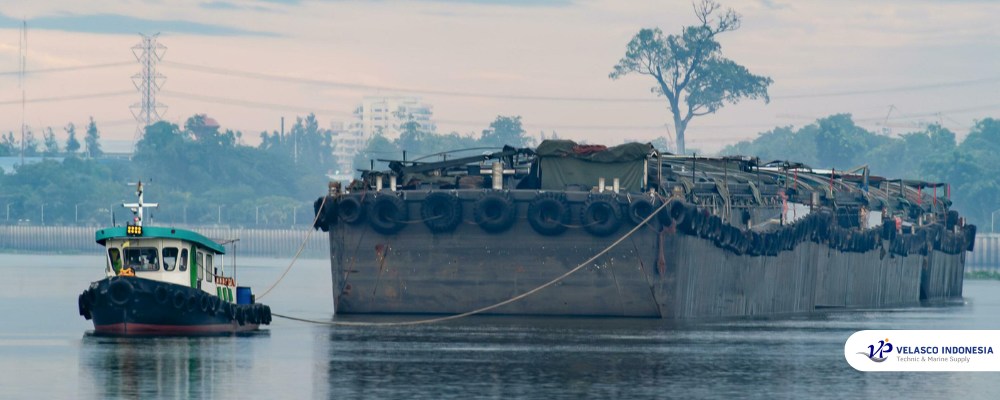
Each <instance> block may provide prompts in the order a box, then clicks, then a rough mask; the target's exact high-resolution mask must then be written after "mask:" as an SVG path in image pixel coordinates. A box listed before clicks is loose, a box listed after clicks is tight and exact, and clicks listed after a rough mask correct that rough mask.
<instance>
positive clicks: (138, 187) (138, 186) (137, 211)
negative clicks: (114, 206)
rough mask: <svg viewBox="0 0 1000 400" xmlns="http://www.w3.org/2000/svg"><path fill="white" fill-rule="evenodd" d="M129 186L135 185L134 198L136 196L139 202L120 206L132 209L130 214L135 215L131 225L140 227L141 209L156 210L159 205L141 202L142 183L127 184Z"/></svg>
mask: <svg viewBox="0 0 1000 400" xmlns="http://www.w3.org/2000/svg"><path fill="white" fill-rule="evenodd" d="M129 185H135V194H136V196H138V198H139V202H138V203H123V204H122V206H123V207H127V208H130V209H132V214H133V215H135V218H133V220H132V224H131V225H135V226H142V209H143V208H157V207H159V206H160V205H159V204H158V203H149V204H145V203H143V201H142V181H139V182H136V183H129Z"/></svg>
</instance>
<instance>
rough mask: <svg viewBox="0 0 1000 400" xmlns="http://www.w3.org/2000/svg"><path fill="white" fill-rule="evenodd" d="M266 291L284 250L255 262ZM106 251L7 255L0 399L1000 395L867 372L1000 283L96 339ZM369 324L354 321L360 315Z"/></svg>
mask: <svg viewBox="0 0 1000 400" xmlns="http://www.w3.org/2000/svg"><path fill="white" fill-rule="evenodd" d="M244 261H246V262H245V263H243V264H242V265H241V267H240V270H239V271H238V272H239V278H240V282H241V284H249V285H252V286H254V287H255V289H256V290H257V291H258V292H259V291H262V290H263V288H264V287H265V286H267V285H269V284H270V283H271V282H272V281H273V280H274V279H276V278H277V276H278V275H279V274H280V272H281V269H282V268H283V267H284V265H285V264H284V263H286V262H287V261H279V260H265V259H248V260H244ZM101 268H102V267H101V259H100V257H85V256H39V255H34V256H24V255H0V274H2V279H0V315H2V316H3V321H2V323H0V398H3V399H17V398H150V397H165V398H241V399H249V398H254V399H271V398H359V397H369V398H433V399H437V398H456V399H465V398H498V397H500V398H515V397H516V398H523V397H530V398H545V399H549V398H579V397H596V398H636V397H640V398H648V397H658V398H664V397H670V398H678V397H679V398H701V397H725V398H731V397H741V398H742V397H754V398H773V397H782V398H784V397H796V398H852V397H860V398H875V397H889V398H897V397H904V396H905V397H915V398H996V397H997V395H998V393H1000V379H998V378H1000V375H998V374H996V373H861V372H857V371H855V370H853V369H852V368H851V367H850V366H848V364H847V362H846V361H845V360H844V358H843V344H844V341H845V340H846V339H847V337H848V336H850V335H851V333H853V332H855V331H857V330H861V329H1000V282H996V281H968V282H966V285H965V296H966V302H965V304H958V305H950V306H940V307H923V308H915V309H898V310H879V311H855V312H836V313H828V314H821V315H815V316H809V317H795V318H782V319H769V320H737V321H722V322H709V323H697V324H683V325H670V324H665V323H663V322H661V321H657V320H632V319H627V320H623V319H548V318H510V317H475V318H469V319H465V320H460V321H455V322H451V323H446V324H442V325H434V326H424V327H406V328H391V329H390V328H342V327H336V328H331V327H326V326H316V325H310V324H304V323H300V322H293V321H287V320H282V319H278V318H275V321H274V323H273V324H272V325H271V326H270V327H269V328H268V329H267V330H266V331H264V332H262V333H259V334H254V335H249V336H237V337H210V338H107V337H96V336H92V335H89V334H88V333H87V332H88V331H89V330H91V329H92V328H93V326H92V325H91V324H90V321H85V320H84V319H83V318H82V317H80V316H79V315H77V308H76V297H77V294H78V293H79V292H80V291H82V290H83V289H84V288H85V287H86V286H87V284H88V283H89V282H90V281H91V280H95V279H98V278H100V276H101ZM329 278H330V277H329V270H328V267H327V265H326V263H325V262H324V261H321V260H306V261H304V262H300V263H299V264H297V265H296V266H295V268H294V269H293V270H292V272H291V273H290V274H289V275H288V277H287V278H286V279H285V281H284V282H283V283H282V284H281V285H280V286H279V287H278V288H277V289H275V291H274V292H273V293H272V294H270V295H269V296H267V297H266V298H264V299H263V302H264V303H267V304H269V305H270V306H271V307H272V309H273V310H274V311H275V312H277V313H282V314H289V315H295V316H302V317H307V318H316V319H324V318H327V319H328V318H329V316H330V314H331V310H332V305H331V300H330V291H329V290H330V289H329V285H330V284H329ZM354 319H358V318H354Z"/></svg>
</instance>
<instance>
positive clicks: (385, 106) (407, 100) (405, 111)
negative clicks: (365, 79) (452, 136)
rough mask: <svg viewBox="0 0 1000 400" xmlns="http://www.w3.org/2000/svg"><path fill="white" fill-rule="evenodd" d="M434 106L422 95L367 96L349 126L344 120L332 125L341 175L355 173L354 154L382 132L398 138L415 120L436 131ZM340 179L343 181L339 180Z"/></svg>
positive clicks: (388, 137)
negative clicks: (404, 125) (419, 96)
mask: <svg viewBox="0 0 1000 400" xmlns="http://www.w3.org/2000/svg"><path fill="white" fill-rule="evenodd" d="M432 108H433V107H431V105H429V104H426V103H423V102H421V101H420V98H418V97H403V96H395V97H394V96H367V97H365V98H364V99H363V100H362V101H361V104H359V105H358V106H357V108H355V109H354V121H353V122H351V123H350V125H348V126H347V127H344V124H343V123H334V124H332V125H331V129H332V130H333V142H334V150H333V154H334V156H336V159H337V169H338V171H337V173H336V174H337V175H340V176H341V177H343V176H345V175H351V176H353V175H354V167H353V165H352V163H353V161H354V156H355V155H357V154H358V153H359V152H361V150H363V149H364V148H365V146H366V145H367V144H368V140H369V139H371V138H372V137H373V136H375V135H376V134H379V133H381V134H382V135H383V136H385V137H386V139H389V140H395V139H398V138H399V135H400V133H402V131H403V124H405V123H407V122H410V121H414V122H416V123H418V124H419V125H420V129H421V130H422V131H425V132H431V133H434V132H436V131H437V125H436V124H434V121H433V120H432V119H431V117H432V115H433V111H432ZM338 180H343V179H342V178H341V179H338Z"/></svg>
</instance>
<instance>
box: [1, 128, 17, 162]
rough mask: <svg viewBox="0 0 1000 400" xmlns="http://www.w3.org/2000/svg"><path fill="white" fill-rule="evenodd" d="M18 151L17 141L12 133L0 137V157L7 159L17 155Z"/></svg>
mask: <svg viewBox="0 0 1000 400" xmlns="http://www.w3.org/2000/svg"><path fill="white" fill-rule="evenodd" d="M18 151H19V148H18V144H17V139H15V138H14V132H7V135H0V157H7V156H12V155H14V154H17V152H18Z"/></svg>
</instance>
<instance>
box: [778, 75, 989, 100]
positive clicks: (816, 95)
mask: <svg viewBox="0 0 1000 400" xmlns="http://www.w3.org/2000/svg"><path fill="white" fill-rule="evenodd" d="M991 82H1000V77H992V78H980V79H971V80H962V81H951V82H940V83H929V84H923V85H910V86H895V87H887V88H877V89H856V90H844V91H835V92H818V93H803V94H790V95H781V96H771V98H773V99H811V98H821V97H841V96H857V95H864V94H881V93H898V92H915V91H921V90H931V89H945V88H950V87H960V86H972V85H981V84H984V83H991Z"/></svg>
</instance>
